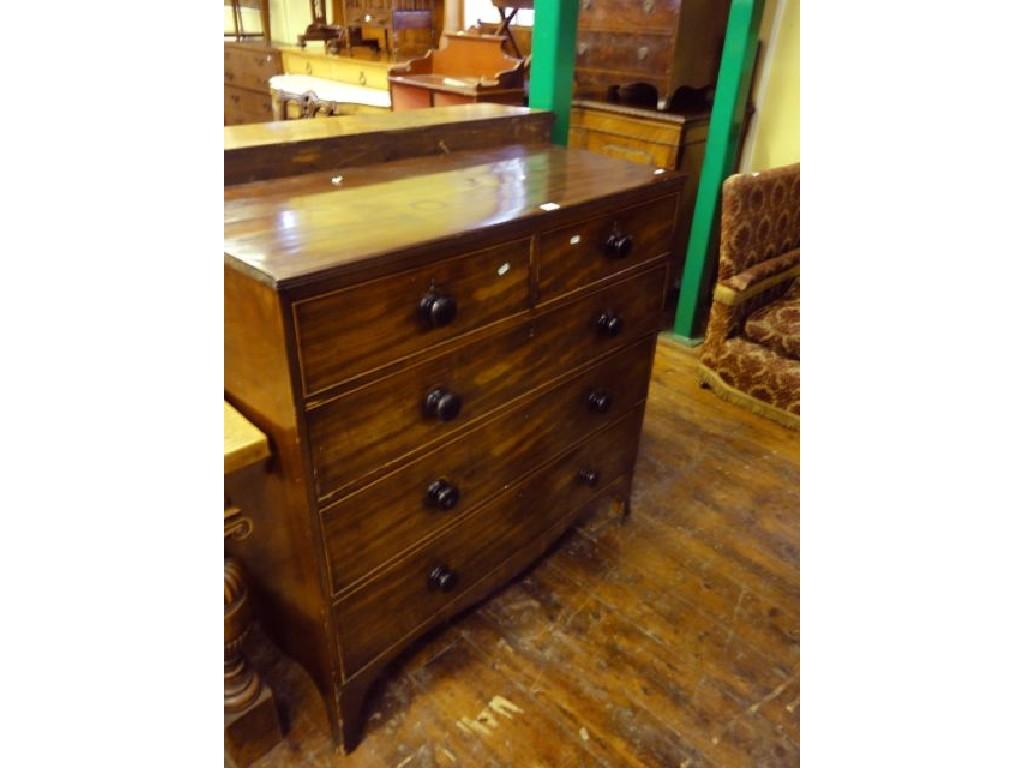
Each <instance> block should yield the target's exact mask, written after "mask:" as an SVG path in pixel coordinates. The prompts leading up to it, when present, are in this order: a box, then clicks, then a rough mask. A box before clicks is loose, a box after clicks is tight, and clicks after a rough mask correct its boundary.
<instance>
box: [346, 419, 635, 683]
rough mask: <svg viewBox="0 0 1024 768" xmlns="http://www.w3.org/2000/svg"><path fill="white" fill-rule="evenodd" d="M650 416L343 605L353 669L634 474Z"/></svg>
mask: <svg viewBox="0 0 1024 768" xmlns="http://www.w3.org/2000/svg"><path fill="white" fill-rule="evenodd" d="M642 418H643V411H642V409H639V408H638V409H635V410H633V411H632V412H631V413H629V414H628V415H627V416H626V417H625V418H623V419H622V420H621V421H619V422H618V423H616V424H614V425H612V426H611V427H610V428H609V429H607V430H605V431H603V432H601V433H600V434H597V435H595V436H594V439H593V440H592V441H591V442H589V443H587V444H585V445H583V446H580V447H578V448H576V449H574V450H572V451H571V452H569V453H567V454H566V455H564V456H563V457H562V458H561V459H560V460H559V461H557V462H556V463H555V464H554V465H553V466H551V467H548V468H546V469H543V470H541V471H540V472H539V473H537V474H535V475H533V476H531V477H529V478H525V481H524V482H522V483H521V484H519V485H518V486H514V487H512V488H510V489H509V490H507V491H505V492H503V493H502V494H501V495H500V496H498V497H497V498H495V499H493V500H492V501H491V502H489V503H488V504H487V505H486V506H484V507H482V508H481V509H480V510H479V511H478V512H477V513H476V514H474V515H473V516H471V517H469V518H467V519H466V520H464V521H462V522H461V523H460V524H459V525H457V526H455V527H453V528H452V529H450V530H449V531H447V532H445V533H444V534H443V535H441V536H440V537H438V538H437V539H435V540H434V541H432V542H430V543H429V544H427V545H426V546H424V547H422V548H421V549H419V550H417V551H415V552H413V553H411V554H410V555H409V556H407V557H406V558H404V559H403V560H401V561H399V562H397V563H395V564H394V565H392V567H390V568H389V569H387V570H386V571H384V572H382V573H381V574H380V575H379V576H378V577H377V578H376V579H374V580H373V581H371V582H369V583H368V584H366V585H365V586H363V587H362V588H361V589H359V590H357V591H355V592H353V593H352V594H351V595H349V596H347V597H345V598H343V599H342V600H341V601H340V602H339V603H338V604H336V606H335V609H334V610H335V617H336V624H337V626H338V627H339V628H340V629H339V633H340V635H341V643H340V646H341V654H342V664H343V666H344V669H345V670H346V674H347V675H348V676H352V675H354V674H356V673H357V672H358V671H359V670H360V669H362V668H363V667H365V666H366V665H367V664H369V663H370V662H371V661H373V659H374V658H376V657H377V656H378V655H379V654H381V653H383V652H384V651H386V650H388V648H390V647H391V646H392V645H394V644H397V643H401V642H402V641H404V640H405V639H406V638H408V637H409V636H410V635H414V634H417V633H419V632H422V631H425V630H426V629H427V628H428V627H429V626H430V624H431V619H432V617H434V616H436V615H437V613H438V612H439V611H442V610H443V609H444V607H445V606H446V605H447V604H448V603H450V602H451V601H452V600H455V599H457V598H458V596H459V595H460V594H462V593H463V592H464V591H466V590H467V589H469V588H470V587H472V586H473V585H474V584H475V583H476V582H478V581H479V580H480V579H482V578H484V577H486V576H487V575H488V574H489V573H490V572H492V571H493V570H494V569H495V568H497V567H499V566H500V565H501V564H502V562H504V561H505V560H506V559H507V558H508V557H510V556H511V555H513V554H514V553H515V552H516V551H517V550H520V549H522V548H523V547H525V546H527V545H528V544H530V542H531V541H532V540H534V539H535V538H536V537H538V536H540V535H542V534H543V533H544V532H545V531H547V530H548V529H550V528H552V527H554V526H556V525H558V524H560V523H563V524H564V523H567V522H568V519H567V518H568V517H569V516H570V515H571V514H572V513H574V512H576V511H578V510H579V509H580V508H582V507H583V505H585V504H587V503H589V502H590V501H591V500H593V499H594V498H595V497H596V496H597V495H598V494H599V493H600V492H601V490H602V489H603V488H605V487H606V486H607V485H608V484H610V483H611V482H612V481H614V480H615V479H617V478H618V477H621V476H623V475H625V474H627V473H628V472H629V471H630V468H631V466H632V464H633V460H634V457H635V455H636V446H637V440H638V438H639V435H640V427H641V421H642Z"/></svg>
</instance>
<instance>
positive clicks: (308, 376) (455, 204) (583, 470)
mask: <svg viewBox="0 0 1024 768" xmlns="http://www.w3.org/2000/svg"><path fill="white" fill-rule="evenodd" d="M682 183H683V176H682V175H680V174H678V173H675V172H672V171H667V172H666V171H657V172H656V171H655V169H652V168H649V167H644V166H639V165H635V164H631V163H627V162H624V161H620V160H616V159H612V158H607V157H603V156H600V155H596V154H592V153H589V152H585V151H582V150H566V149H562V148H560V147H551V146H548V145H544V146H531V147H526V146H520V145H517V146H512V147H505V148H502V149H491V150H482V151H466V152H455V153H452V154H450V155H447V156H442V157H433V158H416V159H409V160H401V161H396V162H391V163H384V164H379V165H375V166H366V167H362V168H348V169H344V170H342V171H339V172H336V173H333V174H332V173H312V174H308V175H303V176H293V177H289V178H282V179H274V180H269V181H262V182H254V183H251V184H245V185H240V186H234V187H229V188H227V189H226V191H225V272H224V281H225V303H224V312H225V326H224V331H225V390H226V391H225V396H226V398H227V399H228V400H229V401H231V402H232V403H233V404H234V405H235V406H236V407H237V408H238V410H240V411H241V412H242V413H243V414H245V416H246V417H247V418H249V419H250V420H251V421H253V422H254V423H255V424H256V425H257V426H259V427H260V429H262V430H263V431H264V432H265V433H266V434H268V435H269V436H270V439H271V442H272V449H273V453H274V459H273V463H272V468H271V472H270V475H269V477H268V478H267V482H266V484H265V488H264V491H263V494H262V497H261V498H260V499H254V500H245V503H246V508H247V509H249V510H251V514H252V516H253V517H254V518H256V519H255V520H254V522H255V530H256V531H257V532H258V533H256V534H254V535H253V536H250V537H249V538H248V539H246V540H245V541H244V542H240V543H238V545H237V549H236V551H234V552H233V553H232V554H234V555H235V556H236V557H238V558H239V559H240V560H242V562H243V563H244V565H245V567H246V569H247V571H248V572H249V577H250V579H251V581H252V583H253V588H254V591H255V592H256V593H257V595H258V598H259V599H260V602H261V603H262V604H263V605H262V606H261V608H262V610H263V614H264V615H265V616H268V617H269V621H268V624H269V627H268V629H270V630H271V631H272V632H273V633H274V634H275V636H276V638H277V640H278V642H279V643H280V644H281V645H282V646H283V647H284V648H285V649H286V650H287V651H288V652H289V653H290V654H291V655H292V656H294V657H295V658H296V659H298V660H299V661H300V662H302V663H303V664H304V666H305V667H306V668H307V669H308V671H309V672H310V674H311V675H312V677H313V679H314V680H315V681H316V683H317V685H318V687H319V688H320V690H321V692H322V694H323V696H324V699H325V701H326V703H327V712H328V717H329V719H330V721H331V725H332V728H333V729H334V734H335V738H336V739H338V740H343V741H344V744H345V747H346V749H351V748H352V747H353V746H354V745H355V743H356V742H357V740H358V737H359V733H360V727H361V712H360V710H361V707H362V701H363V698H364V696H365V694H366V691H367V689H368V687H369V684H370V683H371V682H372V681H373V680H374V678H375V677H377V676H378V675H379V674H380V672H381V671H382V670H383V669H384V667H385V666H386V664H387V663H388V662H389V661H390V660H392V659H393V658H394V657H395V656H396V655H397V654H398V653H399V652H400V651H401V650H402V649H403V648H405V647H407V646H408V645H409V644H410V643H411V642H412V641H414V640H415V639H416V638H417V637H419V636H420V635H422V634H423V633H424V632H426V631H427V630H428V629H429V628H431V627H432V626H435V625H436V624H438V623H439V622H441V621H444V620H446V619H447V618H449V617H451V616H452V615H454V614H455V613H457V612H458V611H459V610H461V609H462V608H464V607H466V606H468V605H470V604H471V603H473V602H475V601H478V600H480V599H482V598H483V597H485V596H486V595H487V594H488V593H489V592H491V591H493V590H494V589H495V588H497V587H499V586H501V584H503V583H504V582H506V581H507V580H509V579H510V578H511V577H512V576H514V575H515V574H516V573H517V572H519V571H521V570H522V569H523V568H525V567H526V566H527V565H528V564H529V563H530V562H531V561H533V560H535V559H536V558H537V557H539V556H540V555H541V554H542V553H543V552H544V550H545V549H546V548H547V547H549V546H550V545H551V544H552V543H553V542H554V541H555V540H556V539H557V538H558V537H559V535H560V534H561V533H562V532H563V531H564V530H565V529H566V528H567V527H568V526H569V525H571V524H572V522H573V521H574V518H575V517H577V516H578V515H579V513H580V512H581V511H582V510H583V509H584V508H585V507H587V505H589V504H590V503H591V502H593V501H595V500H596V499H598V498H599V497H601V496H611V497H612V498H614V499H616V500H618V501H620V502H622V503H623V506H624V507H625V508H626V509H627V510H628V500H629V492H630V485H631V481H632V472H633V464H634V460H635V457H636V451H637V444H638V440H639V436H640V428H641V422H642V418H643V406H644V401H645V398H646V395H647V387H648V382H649V377H650V366H651V359H652V355H653V352H654V342H655V335H656V333H657V330H658V319H659V310H660V308H661V306H662V301H663V296H664V291H665V283H666V273H667V264H668V255H669V253H670V251H672V250H673V244H674V243H675V242H676V240H677V237H676V234H675V233H674V231H673V228H674V222H675V221H676V220H677V217H676V207H677V206H678V204H679V195H680V191H681V189H682Z"/></svg>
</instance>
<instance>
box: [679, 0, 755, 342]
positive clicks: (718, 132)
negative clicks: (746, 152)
mask: <svg viewBox="0 0 1024 768" xmlns="http://www.w3.org/2000/svg"><path fill="white" fill-rule="evenodd" d="M763 14H764V0H733V2H732V7H731V8H730V9H729V24H728V26H727V27H726V30H725V44H724V45H723V47H722V65H721V67H720V68H719V71H718V83H717V85H716V86H715V103H714V105H713V106H712V107H711V125H710V127H709V129H708V143H707V146H706V147H705V149H704V165H703V167H702V168H701V171H700V186H699V187H698V189H697V202H696V204H695V206H694V209H693V224H692V225H691V226H690V240H689V243H688V244H687V247H686V261H685V263H684V266H683V279H682V284H681V285H680V289H679V305H678V307H677V308H676V322H675V333H676V335H677V336H682V337H683V341H686V342H689V343H695V342H696V341H698V339H697V338H695V337H696V336H697V334H698V333H699V332H702V331H703V329H702V328H699V322H698V321H703V317H700V316H699V315H702V314H703V312H704V311H706V309H707V306H708V301H707V298H708V294H709V292H710V290H711V285H710V280H709V278H710V276H711V273H712V271H711V269H709V266H710V265H709V264H708V252H709V250H711V234H712V233H713V232H714V231H715V222H716V221H717V219H718V215H719V211H720V209H721V203H722V182H723V181H725V179H726V177H727V176H728V175H729V173H730V172H731V171H732V169H733V168H734V167H735V165H736V154H737V152H738V151H739V139H740V130H741V129H742V127H743V119H744V117H745V113H746V108H747V94H748V93H749V92H750V79H751V77H752V75H753V71H754V58H755V56H756V55H757V33H758V30H759V29H760V27H761V16H762V15H763Z"/></svg>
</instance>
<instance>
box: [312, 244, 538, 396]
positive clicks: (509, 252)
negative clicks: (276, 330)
mask: <svg viewBox="0 0 1024 768" xmlns="http://www.w3.org/2000/svg"><path fill="white" fill-rule="evenodd" d="M368 226H372V225H368ZM529 304H530V241H529V240H528V239H524V240H517V241H515V242H511V243H505V244H502V245H499V246H496V247H494V248H488V249H486V250H482V251H477V252H475V253H470V254H467V255H464V256H460V257H458V258H454V259H448V260H447V261H441V262H437V263H434V264H430V265H427V266H425V267H420V268H418V269H413V270H410V271H408V272H402V273H400V274H397V275H389V276H387V277H383V278H380V279H378V280H372V281H370V282H367V283H361V284H359V285H355V286H352V287H350V288H345V289H342V290H340V291H335V292H333V293H329V294H325V295H322V296H317V297H316V298H313V299H307V300H304V301H300V302H298V303H296V304H295V321H296V333H297V334H298V347H299V358H300V361H301V366H302V383H303V389H304V391H305V393H306V394H307V395H312V394H314V393H316V392H320V391H322V390H324V389H326V388H327V387H329V386H331V385H334V384H339V383H341V382H344V381H347V380H348V379H350V378H352V377H353V376H356V375H357V374H360V373H364V372H366V371H371V370H373V369H375V368H378V367H380V366H382V365H385V364H386V363H390V362H393V361H396V360H400V359H402V358H404V357H407V356H409V355H412V354H415V353H417V352H421V351H423V350H426V349H430V348H431V347H434V346H436V345H437V344H440V343H441V342H444V341H447V340H449V339H452V338H454V337H456V336H459V335H461V334H464V333H466V332H467V331H472V330H474V329H477V328H481V327H483V326H485V325H488V324H490V323H493V322H496V321H498V320H501V319H503V318H505V317H508V316H510V315H514V314H516V313H518V312H523V311H526V310H527V309H528V308H529Z"/></svg>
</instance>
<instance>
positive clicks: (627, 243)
mask: <svg viewBox="0 0 1024 768" xmlns="http://www.w3.org/2000/svg"><path fill="white" fill-rule="evenodd" d="M604 252H605V253H606V254H607V255H608V256H609V257H610V258H613V259H624V258H626V257H627V256H629V254H630V253H632V252H633V238H632V236H631V235H624V234H622V233H620V232H619V230H618V227H616V228H615V230H614V231H613V232H612V233H611V234H610V235H608V239H607V240H605V241H604Z"/></svg>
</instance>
